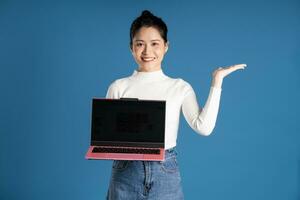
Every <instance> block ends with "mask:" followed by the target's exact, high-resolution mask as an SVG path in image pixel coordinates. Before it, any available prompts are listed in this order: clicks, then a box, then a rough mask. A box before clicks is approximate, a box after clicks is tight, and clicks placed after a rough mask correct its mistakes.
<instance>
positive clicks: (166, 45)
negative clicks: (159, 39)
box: [165, 41, 169, 53]
mask: <svg viewBox="0 0 300 200" xmlns="http://www.w3.org/2000/svg"><path fill="white" fill-rule="evenodd" d="M168 49H169V41H167V42H166V43H165V53H167V51H168Z"/></svg>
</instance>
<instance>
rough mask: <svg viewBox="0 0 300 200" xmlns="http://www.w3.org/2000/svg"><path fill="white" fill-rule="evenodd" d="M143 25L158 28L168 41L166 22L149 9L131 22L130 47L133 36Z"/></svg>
mask: <svg viewBox="0 0 300 200" xmlns="http://www.w3.org/2000/svg"><path fill="white" fill-rule="evenodd" d="M142 27H154V28H156V29H157V30H158V32H159V33H160V36H161V37H162V38H163V39H164V42H165V43H166V42H167V41H168V38H167V34H168V28H167V25H166V24H165V22H164V21H163V20H162V19H161V18H159V17H157V16H155V15H153V14H152V13H151V12H150V11H149V10H144V11H143V12H142V14H141V15H140V16H139V17H137V18H136V19H135V20H134V21H133V22H132V24H131V27H130V47H132V40H133V37H134V36H135V34H136V33H137V32H138V31H139V30H140V29H141V28H142Z"/></svg>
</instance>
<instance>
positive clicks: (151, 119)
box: [92, 99, 165, 144]
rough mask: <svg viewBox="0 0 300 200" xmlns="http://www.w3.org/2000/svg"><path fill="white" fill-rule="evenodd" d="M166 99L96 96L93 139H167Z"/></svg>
mask: <svg viewBox="0 0 300 200" xmlns="http://www.w3.org/2000/svg"><path fill="white" fill-rule="evenodd" d="M164 136H165V101H151V100H122V99H93V109H92V143H93V142H94V143H95V142H96V143H98V144H99V142H101V143H102V142H104V143H105V142H108V143H116V142H117V143H119V142H120V143H121V144H122V143H164Z"/></svg>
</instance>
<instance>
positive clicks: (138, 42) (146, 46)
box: [131, 27, 168, 72]
mask: <svg viewBox="0 0 300 200" xmlns="http://www.w3.org/2000/svg"><path fill="white" fill-rule="evenodd" d="M167 50H168V42H167V43H165V42H164V39H163V38H162V37H161V36H160V34H159V32H158V30H157V29H156V28H153V27H142V28H141V29H140V30H139V31H138V32H137V33H136V34H135V36H134V37H133V41H132V47H131V52H132V55H133V57H134V59H135V61H136V62H137V64H138V65H139V71H144V72H151V71H156V70H160V69H161V62H162V60H163V58H164V55H165V53H166V52H167Z"/></svg>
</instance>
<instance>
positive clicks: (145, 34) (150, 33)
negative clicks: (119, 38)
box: [133, 27, 163, 41]
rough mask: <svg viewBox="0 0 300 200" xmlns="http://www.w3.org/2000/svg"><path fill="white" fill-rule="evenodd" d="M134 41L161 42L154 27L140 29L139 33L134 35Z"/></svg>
mask: <svg viewBox="0 0 300 200" xmlns="http://www.w3.org/2000/svg"><path fill="white" fill-rule="evenodd" d="M133 40H134V41H136V40H144V41H151V40H163V38H162V37H161V35H160V33H159V31H158V30H157V29H156V28H154V27H142V28H140V29H139V31H138V32H137V33H136V34H135V36H134V38H133Z"/></svg>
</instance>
